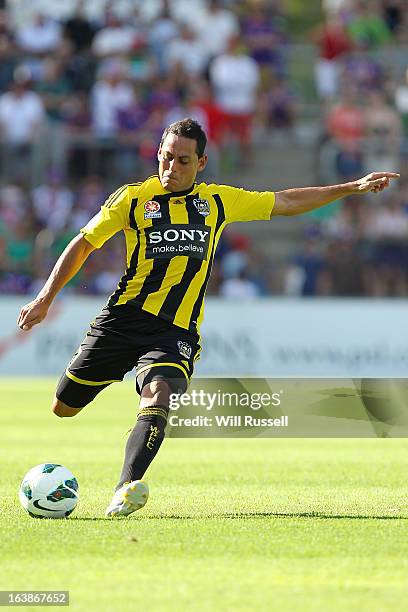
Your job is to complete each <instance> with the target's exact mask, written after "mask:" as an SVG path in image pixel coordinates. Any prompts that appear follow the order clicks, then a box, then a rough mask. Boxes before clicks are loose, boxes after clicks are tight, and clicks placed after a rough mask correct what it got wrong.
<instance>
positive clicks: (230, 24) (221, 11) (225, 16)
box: [194, 0, 239, 58]
mask: <svg viewBox="0 0 408 612" xmlns="http://www.w3.org/2000/svg"><path fill="white" fill-rule="evenodd" d="M194 27H196V28H197V32H198V34H199V37H200V39H201V41H202V43H203V44H204V45H205V46H206V48H207V50H208V53H209V56H210V57H211V58H212V57H215V56H216V55H220V54H221V53H224V52H225V51H226V50H227V46H228V41H229V39H230V38H231V37H232V36H237V35H238V34H239V22H238V19H237V17H236V15H234V13H233V12H232V11H231V10H228V9H226V8H224V7H223V6H222V3H221V2H220V0H208V8H207V11H206V12H205V13H204V15H203V16H202V18H201V19H199V20H197V22H196V23H195V24H194Z"/></svg>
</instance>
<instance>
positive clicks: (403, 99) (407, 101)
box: [394, 68, 408, 138]
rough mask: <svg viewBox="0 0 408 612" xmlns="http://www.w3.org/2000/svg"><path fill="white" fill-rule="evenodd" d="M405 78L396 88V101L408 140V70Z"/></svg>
mask: <svg viewBox="0 0 408 612" xmlns="http://www.w3.org/2000/svg"><path fill="white" fill-rule="evenodd" d="M404 77H405V78H404V80H403V81H402V82H401V83H399V84H397V86H396V88H395V93H394V101H395V106H396V108H397V110H398V112H399V114H400V116H401V120H402V124H403V128H404V135H405V138H408V68H407V69H406V70H405V73H404Z"/></svg>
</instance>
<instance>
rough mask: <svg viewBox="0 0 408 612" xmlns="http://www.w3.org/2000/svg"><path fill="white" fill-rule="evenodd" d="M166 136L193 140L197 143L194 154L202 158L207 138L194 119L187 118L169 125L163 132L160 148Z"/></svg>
mask: <svg viewBox="0 0 408 612" xmlns="http://www.w3.org/2000/svg"><path fill="white" fill-rule="evenodd" d="M168 134H175V135H176V136H183V138H191V140H195V141H196V142H197V146H196V153H197V155H198V157H202V156H203V155H204V151H205V146H206V144H207V136H206V135H205V132H204V130H203V128H202V127H201V125H200V124H199V123H198V122H197V121H194V119H191V118H190V117H187V118H186V119H181V120H180V121H175V122H174V123H171V124H170V125H169V126H168V127H166V129H165V130H164V132H163V136H162V138H161V141H160V146H162V144H163V142H164V141H165V139H166V136H167V135H168Z"/></svg>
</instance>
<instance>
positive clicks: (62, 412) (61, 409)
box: [51, 398, 82, 418]
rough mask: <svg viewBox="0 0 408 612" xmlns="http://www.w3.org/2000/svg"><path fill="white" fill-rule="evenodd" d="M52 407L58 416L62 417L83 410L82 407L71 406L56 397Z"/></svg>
mask: <svg viewBox="0 0 408 612" xmlns="http://www.w3.org/2000/svg"><path fill="white" fill-rule="evenodd" d="M51 409H52V411H53V413H54V414H55V415H56V416H58V417H61V418H62V417H73V416H75V415H76V414H78V412H81V410H82V408H72V407H71V406H67V405H66V404H64V402H61V401H60V400H59V399H57V398H54V401H53V403H52V407H51Z"/></svg>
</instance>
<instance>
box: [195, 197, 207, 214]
mask: <svg viewBox="0 0 408 612" xmlns="http://www.w3.org/2000/svg"><path fill="white" fill-rule="evenodd" d="M193 204H194V206H195V207H196V209H197V212H199V213H200V215H203V216H204V217H206V216H207V215H209V214H210V212H211V211H210V203H209V202H208V200H200V199H199V198H196V199H195V200H193Z"/></svg>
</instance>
